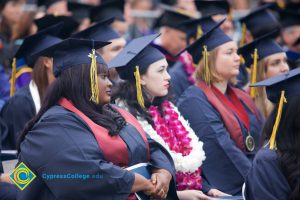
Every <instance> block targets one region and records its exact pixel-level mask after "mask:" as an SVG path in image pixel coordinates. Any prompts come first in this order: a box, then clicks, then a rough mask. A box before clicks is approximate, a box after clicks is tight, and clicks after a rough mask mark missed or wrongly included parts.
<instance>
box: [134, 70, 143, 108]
mask: <svg viewBox="0 0 300 200" xmlns="http://www.w3.org/2000/svg"><path fill="white" fill-rule="evenodd" d="M134 76H135V86H136V98H137V101H138V103H139V104H140V106H141V107H142V108H145V103H144V97H143V93H142V86H141V76H140V70H139V66H136V67H135V72H134Z"/></svg>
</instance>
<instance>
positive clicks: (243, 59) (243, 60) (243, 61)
mask: <svg viewBox="0 0 300 200" xmlns="http://www.w3.org/2000/svg"><path fill="white" fill-rule="evenodd" d="M240 60H241V64H242V65H243V64H245V58H244V57H243V55H240ZM247 67H248V66H247Z"/></svg>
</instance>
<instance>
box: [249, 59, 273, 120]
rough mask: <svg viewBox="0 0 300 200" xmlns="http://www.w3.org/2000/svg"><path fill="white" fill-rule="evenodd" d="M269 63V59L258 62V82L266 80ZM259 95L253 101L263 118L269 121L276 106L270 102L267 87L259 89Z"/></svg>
mask: <svg viewBox="0 0 300 200" xmlns="http://www.w3.org/2000/svg"><path fill="white" fill-rule="evenodd" d="M268 61H269V59H268V58H264V59H262V60H260V61H258V62H257V73H256V82H259V81H263V80H265V79H266V72H267V63H268ZM251 76H252V72H251ZM257 93H258V95H257V96H256V97H255V98H254V99H253V101H254V103H255V105H256V107H257V108H258V110H259V111H260V113H261V114H262V116H263V117H264V119H267V118H268V117H269V115H270V113H271V112H272V110H273V108H274V105H273V103H272V102H271V101H269V100H268V98H267V93H266V90H265V87H258V88H257Z"/></svg>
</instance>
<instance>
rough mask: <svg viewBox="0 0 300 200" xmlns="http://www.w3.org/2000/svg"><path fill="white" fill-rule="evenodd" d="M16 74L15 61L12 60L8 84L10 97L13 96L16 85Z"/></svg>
mask: <svg viewBox="0 0 300 200" xmlns="http://www.w3.org/2000/svg"><path fill="white" fill-rule="evenodd" d="M16 73H17V60H16V58H14V59H13V62H12V70H11V84H10V96H11V97H12V96H13V95H14V94H15V84H16Z"/></svg>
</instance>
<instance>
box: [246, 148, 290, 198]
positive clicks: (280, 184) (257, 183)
mask: <svg viewBox="0 0 300 200" xmlns="http://www.w3.org/2000/svg"><path fill="white" fill-rule="evenodd" d="M245 184H246V185H245V186H246V187H245V197H246V200H255V199H259V200H288V199H289V195H290V193H291V192H292V191H291V188H290V186H289V184H288V182H287V180H286V178H285V176H284V175H283V173H282V171H281V169H280V166H279V161H278V155H277V153H276V151H274V150H270V149H269V148H268V147H266V148H261V149H260V150H259V151H258V153H257V154H256V156H255V159H254V161H253V166H252V167H251V170H250V171H249V174H248V176H247V178H246V182H245Z"/></svg>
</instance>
